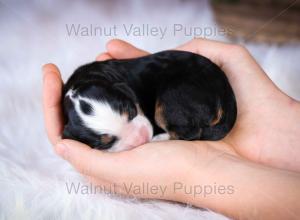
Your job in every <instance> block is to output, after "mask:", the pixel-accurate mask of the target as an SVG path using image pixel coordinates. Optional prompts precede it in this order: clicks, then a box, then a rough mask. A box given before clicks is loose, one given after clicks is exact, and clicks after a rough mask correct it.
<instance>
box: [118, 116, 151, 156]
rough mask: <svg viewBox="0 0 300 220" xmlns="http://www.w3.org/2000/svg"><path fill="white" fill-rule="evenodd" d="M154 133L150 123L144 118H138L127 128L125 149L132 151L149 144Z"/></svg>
mask: <svg viewBox="0 0 300 220" xmlns="http://www.w3.org/2000/svg"><path fill="white" fill-rule="evenodd" d="M152 135H153V131H152V126H151V124H150V122H149V121H148V120H147V119H146V118H145V117H144V116H137V117H136V118H134V119H133V120H132V122H131V123H130V124H129V125H128V126H127V127H126V130H125V131H124V133H123V135H122V136H123V137H122V139H123V141H122V142H123V143H122V144H123V147H124V148H125V149H127V150H128V149H132V148H135V147H138V146H140V145H142V144H145V143H147V142H149V141H150V140H151V138H152Z"/></svg>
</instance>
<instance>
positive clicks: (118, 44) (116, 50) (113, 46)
mask: <svg viewBox="0 0 300 220" xmlns="http://www.w3.org/2000/svg"><path fill="white" fill-rule="evenodd" d="M106 48H107V51H108V53H109V54H110V55H111V56H112V57H114V58H116V59H129V58H136V57H141V56H146V55H148V54H149V53H148V52H146V51H144V50H141V49H139V48H136V47H134V46H133V45H131V44H129V43H127V42H125V41H122V40H118V39H114V40H111V41H109V42H108V43H107V44H106Z"/></svg>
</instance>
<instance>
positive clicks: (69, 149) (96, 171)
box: [54, 139, 125, 182]
mask: <svg viewBox="0 0 300 220" xmlns="http://www.w3.org/2000/svg"><path fill="white" fill-rule="evenodd" d="M54 149H55V151H56V153H57V154H58V155H60V156H62V157H63V158H64V159H65V160H67V161H68V162H69V163H71V164H72V166H74V167H75V169H76V170H78V171H79V172H80V173H82V174H83V175H87V176H94V177H98V178H101V179H102V180H105V181H108V182H109V181H111V180H118V179H120V177H121V176H122V173H121V172H120V171H121V170H122V168H123V167H124V162H125V161H124V160H123V161H121V160H120V159H119V158H122V157H118V156H117V155H118V154H120V153H122V152H120V153H108V152H104V151H100V150H96V149H92V148H90V147H89V146H87V145H85V144H82V143H80V142H77V141H73V140H67V139H64V140H62V141H60V142H59V143H58V144H57V145H56V146H55V148H54Z"/></svg>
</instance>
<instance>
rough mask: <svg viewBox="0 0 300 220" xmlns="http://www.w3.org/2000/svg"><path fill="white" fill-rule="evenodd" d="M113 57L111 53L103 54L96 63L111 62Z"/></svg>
mask: <svg viewBox="0 0 300 220" xmlns="http://www.w3.org/2000/svg"><path fill="white" fill-rule="evenodd" d="M111 59H113V57H112V56H111V55H110V54H109V53H101V54H99V55H98V56H97V57H96V61H105V60H111Z"/></svg>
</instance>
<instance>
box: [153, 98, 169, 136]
mask: <svg viewBox="0 0 300 220" xmlns="http://www.w3.org/2000/svg"><path fill="white" fill-rule="evenodd" d="M154 118H155V122H156V124H157V125H158V126H159V127H160V128H162V129H164V130H165V131H166V130H167V123H166V120H165V118H164V110H163V106H162V104H161V103H159V102H158V101H157V102H156V104H155V116H154Z"/></svg>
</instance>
